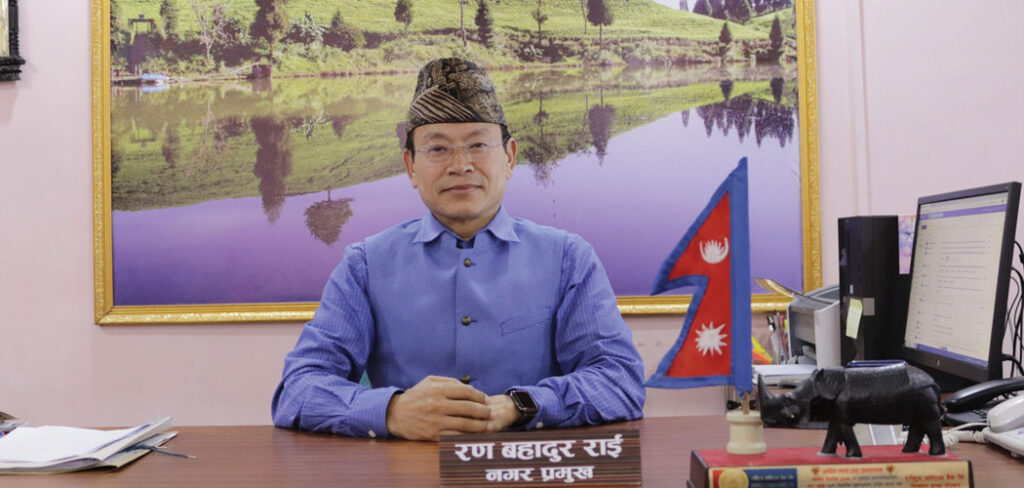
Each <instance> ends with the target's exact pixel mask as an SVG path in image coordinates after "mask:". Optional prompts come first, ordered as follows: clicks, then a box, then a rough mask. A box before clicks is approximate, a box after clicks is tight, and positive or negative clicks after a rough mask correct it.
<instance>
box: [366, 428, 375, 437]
mask: <svg viewBox="0 0 1024 488" xmlns="http://www.w3.org/2000/svg"><path fill="white" fill-rule="evenodd" d="M366 435H368V436H370V438H371V439H376V438H377V433H376V432H374V431H372V430H371V431H369V432H367V433H366Z"/></svg>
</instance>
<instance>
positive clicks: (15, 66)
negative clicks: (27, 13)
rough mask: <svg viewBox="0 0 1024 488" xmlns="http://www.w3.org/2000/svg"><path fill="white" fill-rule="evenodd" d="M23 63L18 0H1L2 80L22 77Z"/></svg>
mask: <svg viewBox="0 0 1024 488" xmlns="http://www.w3.org/2000/svg"><path fill="white" fill-rule="evenodd" d="M23 64H25V59H24V58H22V57H21V51H20V47H19V42H18V0H0V81H15V80H18V79H20V78H21V65H23Z"/></svg>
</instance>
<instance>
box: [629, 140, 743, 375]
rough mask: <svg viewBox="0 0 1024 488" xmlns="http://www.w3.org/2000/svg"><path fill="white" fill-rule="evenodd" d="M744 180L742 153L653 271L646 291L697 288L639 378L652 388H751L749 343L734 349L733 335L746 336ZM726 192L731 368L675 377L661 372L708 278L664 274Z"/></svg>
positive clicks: (679, 344)
mask: <svg viewBox="0 0 1024 488" xmlns="http://www.w3.org/2000/svg"><path fill="white" fill-rule="evenodd" d="M747 188H748V180H747V158H746V157H744V158H742V159H740V161H739V164H738V165H737V166H736V169H734V170H733V171H732V172H731V173H729V176H728V177H726V179H725V181H723V182H722V184H721V185H719V187H718V189H717V190H715V193H714V194H713V195H712V196H711V199H710V200H709V201H708V204H707V206H705V207H704V210H703V211H702V212H701V213H700V215H699V216H698V217H697V219H696V220H695V221H694V222H693V224H692V225H690V228H689V229H688V230H687V231H686V234H684V235H683V238H682V239H680V241H679V243H678V244H676V247H675V248H674V249H672V252H670V253H669V255H668V258H666V259H665V261H664V262H663V263H662V265H661V268H660V269H659V270H658V274H657V277H656V278H655V281H654V287H653V289H652V290H651V295H657V294H659V293H663V292H666V291H668V290H672V289H675V288H680V287H683V286H697V291H696V292H695V293H694V294H693V299H692V300H691V301H690V307H689V310H688V312H687V313H686V319H685V320H684V321H683V329H682V331H680V333H679V337H678V338H677V339H676V342H675V344H673V345H672V347H671V348H670V349H669V351H668V353H667V354H665V357H663V358H662V359H661V362H660V363H658V369H657V371H655V372H654V374H652V375H651V377H650V378H648V379H647V381H646V382H645V383H644V386H649V387H655V388H672V389H678V388H696V387H701V386H717V385H729V384H732V385H734V386H735V387H736V390H737V391H738V392H739V393H747V392H749V391H751V390H752V388H753V365H752V359H753V353H752V351H751V350H752V347H753V344H752V343H751V346H750V347H739V348H737V347H736V345H737V342H738V339H737V338H744V337H750V320H751V317H750V315H751V312H750V221H749V218H750V217H749V214H750V211H749V202H748V194H747ZM726 193H728V194H729V211H730V216H729V233H730V234H731V235H730V239H731V243H730V245H729V248H730V249H731V251H730V252H732V256H731V258H730V259H731V267H730V270H729V275H730V276H729V277H730V281H731V284H732V287H731V289H730V293H731V294H732V297H731V305H732V330H731V333H732V334H733V338H732V345H733V347H732V351H731V354H732V357H731V363H732V364H731V368H730V369H731V370H732V372H731V373H730V374H728V375H715V376H698V377H692V378H678V377H669V376H666V373H667V372H668V368H669V366H671V365H672V361H673V360H674V359H675V357H676V355H677V354H679V350H680V349H682V347H683V343H684V342H685V341H686V337H687V336H688V335H689V333H690V328H691V326H692V325H693V318H694V316H695V315H697V314H696V312H697V309H698V308H699V307H700V303H701V300H703V298H704V291H705V290H706V289H707V283H708V277H707V275H687V276H681V277H679V278H676V279H674V280H670V279H668V277H669V274H670V273H671V272H672V268H673V267H674V266H675V263H676V261H678V260H679V258H680V257H681V256H682V255H683V253H684V252H686V248H687V247H688V246H689V245H690V241H691V240H693V237H694V236H695V235H696V234H697V231H698V230H700V228H701V226H703V225H704V222H705V221H706V220H707V218H708V216H709V215H710V214H711V211H712V210H714V208H715V207H716V206H717V205H718V203H719V202H720V201H721V199H722V197H723V196H725V194H726ZM736 250H743V251H744V252H739V253H737V252H734V251H736Z"/></svg>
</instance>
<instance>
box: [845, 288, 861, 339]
mask: <svg viewBox="0 0 1024 488" xmlns="http://www.w3.org/2000/svg"><path fill="white" fill-rule="evenodd" d="M863 314H864V303H863V302H861V301H860V299H857V298H850V309H849V310H848V311H847V313H846V337H849V338H850V339H856V338H857V331H859V330H860V316H861V315H863Z"/></svg>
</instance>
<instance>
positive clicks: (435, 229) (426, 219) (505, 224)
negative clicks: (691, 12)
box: [413, 206, 519, 242]
mask: <svg viewBox="0 0 1024 488" xmlns="http://www.w3.org/2000/svg"><path fill="white" fill-rule="evenodd" d="M513 224H514V223H513V221H512V217H510V216H509V215H508V212H506V211H505V207H504V206H501V207H499V208H498V213H497V214H495V215H494V218H493V219H491V221H490V222H488V223H487V225H486V226H484V228H483V229H481V230H480V232H477V235H479V234H480V233H482V232H484V231H489V232H490V233H491V234H492V235H493V236H494V237H497V238H498V239H501V240H503V241H509V242H519V235H518V234H516V230H515V226H514V225H513ZM444 232H450V233H451V234H452V235H453V236H454V235H455V233H454V232H452V231H451V230H450V229H448V227H446V226H445V225H444V224H442V223H441V221H440V220H437V217H434V214H433V213H431V212H430V210H427V213H426V215H424V216H423V218H422V219H420V229H419V231H418V232H417V233H416V237H415V238H414V239H413V242H430V241H433V240H434V239H437V237H438V236H440V235H441V234H442V233H444Z"/></svg>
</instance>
